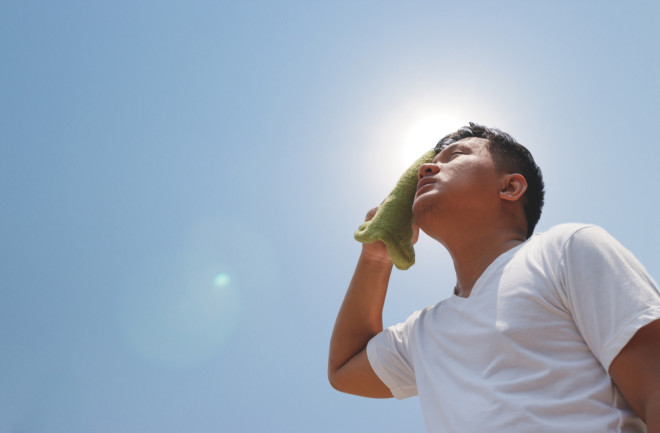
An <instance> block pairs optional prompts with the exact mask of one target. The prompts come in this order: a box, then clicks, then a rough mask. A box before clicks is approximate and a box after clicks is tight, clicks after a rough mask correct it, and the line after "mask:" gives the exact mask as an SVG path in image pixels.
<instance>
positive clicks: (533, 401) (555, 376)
mask: <svg viewBox="0 0 660 433" xmlns="http://www.w3.org/2000/svg"><path fill="white" fill-rule="evenodd" d="M658 318H660V291H659V290H658V286H657V285H656V284H655V282H654V281H653V280H652V278H651V277H650V276H649V275H648V274H647V273H646V271H645V270H644V268H643V267H642V265H641V264H640V263H639V262H638V261H637V260H636V259H635V257H633V255H632V254H631V253H630V252H629V251H628V250H626V249H625V248H624V247H623V246H622V245H621V244H619V243H618V242H617V241H616V240H615V239H614V238H612V237H611V236H610V235H609V234H608V233H606V232H605V231H604V230H603V229H601V228H599V227H596V226H586V225H579V224H564V225H561V226H557V227H555V228H553V229H551V230H550V231H548V232H547V233H545V234H536V235H534V236H532V237H531V238H530V239H528V240H527V241H526V242H525V243H523V244H522V245H519V246H517V247H516V248H514V249H511V250H509V251H507V252H505V253H504V254H502V255H501V256H499V257H498V258H497V259H496V260H495V261H494V262H493V263H491V265H490V266H489V267H488V268H487V269H486V270H485V271H484V273H483V274H482V275H481V277H480V278H479V280H477V282H476V284H475V285H474V287H473V289H472V292H471V293H470V296H469V297H468V298H461V297H458V296H453V297H451V298H449V299H446V300H444V301H442V302H440V303H438V304H436V305H434V306H432V307H428V308H426V309H424V310H422V311H418V312H415V313H414V314H413V315H411V316H410V317H409V318H408V319H407V320H406V321H405V322H404V323H400V324H398V325H396V326H393V327H390V328H388V329H386V330H384V331H383V332H381V333H380V334H378V335H376V336H375V337H374V338H373V339H371V341H370V342H369V344H368V345H367V356H368V358H369V362H370V363H371V365H372V368H373V369H374V371H375V372H376V374H377V375H378V377H380V379H381V380H382V381H383V382H384V383H385V384H386V385H387V386H388V387H389V388H390V390H391V391H392V394H393V395H394V396H395V397H396V398H399V399H402V398H406V397H411V396H414V395H419V397H420V403H421V406H422V412H423V415H424V422H425V424H426V428H427V431H429V432H446V433H449V432H451V433H455V432H459V433H469V432H479V433H483V432H506V433H515V432H534V433H540V432H562V433H567V432H576V433H578V432H579V433H585V432H599V433H603V432H644V431H646V427H645V426H644V424H643V422H642V421H641V420H640V419H639V418H638V417H637V416H636V415H635V414H634V412H633V411H632V410H631V409H630V407H629V406H628V404H627V403H626V402H625V400H624V399H623V398H622V397H621V395H620V394H619V392H618V391H617V389H616V388H615V387H614V386H613V384H612V381H611V379H610V377H609V376H608V374H607V370H608V368H609V366H610V363H611V362H612V360H613V359H614V357H615V356H616V355H617V354H618V353H619V351H620V350H621V349H622V348H623V347H624V346H625V345H626V343H627V342H628V341H629V340H630V338H632V336H633V335H634V334H635V332H636V331H637V330H639V329H640V328H641V327H642V326H644V325H646V324H648V323H650V322H651V321H653V320H655V319H658Z"/></svg>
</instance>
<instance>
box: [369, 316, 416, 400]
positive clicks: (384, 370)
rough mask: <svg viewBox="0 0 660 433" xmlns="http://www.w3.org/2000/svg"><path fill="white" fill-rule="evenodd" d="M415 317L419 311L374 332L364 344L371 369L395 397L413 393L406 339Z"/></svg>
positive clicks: (401, 397) (412, 377) (413, 380)
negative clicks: (376, 332)
mask: <svg viewBox="0 0 660 433" xmlns="http://www.w3.org/2000/svg"><path fill="white" fill-rule="evenodd" d="M418 316H419V312H416V313H414V314H413V315H411V316H410V317H409V318H408V319H407V320H406V321H405V322H403V323H399V324H398V325H395V326H391V327H389V328H387V329H385V330H384V331H382V332H380V333H379V334H377V335H375V336H374V337H373V338H372V339H371V340H369V343H368V344H367V358H368V359H369V363H370V364H371V368H373V370H374V372H375V373H376V375H377V376H378V377H379V378H380V380H381V381H383V383H384V384H385V385H387V387H388V388H389V389H390V391H391V392H392V395H393V396H394V397H395V398H397V399H399V400H401V399H404V398H408V397H412V396H415V395H417V384H416V382H415V370H414V368H413V363H412V360H411V357H410V351H409V342H410V339H411V333H412V331H413V327H414V323H415V321H416V320H417V317H418Z"/></svg>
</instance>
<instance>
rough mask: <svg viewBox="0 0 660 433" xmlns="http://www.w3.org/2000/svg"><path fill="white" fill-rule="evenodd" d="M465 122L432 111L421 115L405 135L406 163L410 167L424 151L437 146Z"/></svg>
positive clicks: (404, 154) (404, 159)
mask: <svg viewBox="0 0 660 433" xmlns="http://www.w3.org/2000/svg"><path fill="white" fill-rule="evenodd" d="M464 123H466V122H462V121H460V120H458V119H457V118H455V117H452V116H447V115H445V114H443V113H430V114H426V115H424V116H421V117H419V118H418V120H417V122H416V123H413V125H412V128H411V129H410V130H409V131H410V132H409V133H408V135H407V136H406V137H405V141H404V142H405V146H403V155H402V158H403V162H404V165H405V166H406V167H408V166H409V165H410V164H412V163H413V162H414V161H415V160H416V159H417V158H419V157H420V156H422V154H424V152H426V151H428V150H429V149H432V148H433V147H435V145H436V144H437V142H438V141H439V140H440V139H441V138H442V137H444V136H445V135H447V134H449V133H450V132H454V131H456V130H457V129H458V128H460V127H461V126H464Z"/></svg>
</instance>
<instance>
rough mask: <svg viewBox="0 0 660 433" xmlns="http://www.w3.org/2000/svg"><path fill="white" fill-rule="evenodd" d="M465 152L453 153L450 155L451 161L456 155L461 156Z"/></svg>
mask: <svg viewBox="0 0 660 433" xmlns="http://www.w3.org/2000/svg"><path fill="white" fill-rule="evenodd" d="M461 154H463V152H452V153H451V155H449V159H451V158H453V157H454V155H461Z"/></svg>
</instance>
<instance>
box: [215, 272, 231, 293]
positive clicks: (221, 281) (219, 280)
mask: <svg viewBox="0 0 660 433" xmlns="http://www.w3.org/2000/svg"><path fill="white" fill-rule="evenodd" d="M230 282H231V278H230V277H229V274H228V273H226V272H220V273H219V274H216V276H215V277H213V285H214V286H215V287H219V288H221V289H222V288H225V287H227V286H228V285H229V283H230Z"/></svg>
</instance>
